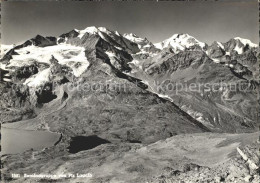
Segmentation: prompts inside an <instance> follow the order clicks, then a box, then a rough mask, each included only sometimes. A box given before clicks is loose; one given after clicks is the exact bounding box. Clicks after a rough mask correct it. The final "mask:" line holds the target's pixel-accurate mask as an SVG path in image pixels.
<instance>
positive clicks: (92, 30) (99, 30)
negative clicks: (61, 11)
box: [74, 26, 119, 39]
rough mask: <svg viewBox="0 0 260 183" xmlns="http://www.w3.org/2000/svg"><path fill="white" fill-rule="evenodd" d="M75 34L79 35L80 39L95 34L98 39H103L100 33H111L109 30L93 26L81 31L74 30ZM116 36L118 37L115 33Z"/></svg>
mask: <svg viewBox="0 0 260 183" xmlns="http://www.w3.org/2000/svg"><path fill="white" fill-rule="evenodd" d="M74 30H75V31H76V32H78V33H79V35H78V37H79V38H80V39H81V38H82V37H83V36H84V35H85V34H86V33H89V34H95V35H99V36H100V37H102V38H104V36H103V35H102V33H106V34H108V35H111V34H112V32H111V31H110V30H108V29H107V28H105V27H95V26H91V27H87V28H85V29H83V30H78V29H74ZM115 34H116V35H119V33H118V32H115Z"/></svg>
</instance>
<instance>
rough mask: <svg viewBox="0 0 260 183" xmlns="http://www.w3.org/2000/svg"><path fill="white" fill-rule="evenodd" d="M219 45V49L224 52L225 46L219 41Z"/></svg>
mask: <svg viewBox="0 0 260 183" xmlns="http://www.w3.org/2000/svg"><path fill="white" fill-rule="evenodd" d="M217 43H218V45H219V47H220V48H221V49H222V50H224V46H223V44H222V43H220V42H218V41H217Z"/></svg>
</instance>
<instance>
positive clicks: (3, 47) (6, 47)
mask: <svg viewBox="0 0 260 183" xmlns="http://www.w3.org/2000/svg"><path fill="white" fill-rule="evenodd" d="M14 46H15V45H5V44H1V55H0V57H3V56H4V55H5V54H6V53H7V52H8V51H9V50H11V49H12V48H13V47H14Z"/></svg>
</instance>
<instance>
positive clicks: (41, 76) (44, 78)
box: [24, 68, 51, 87]
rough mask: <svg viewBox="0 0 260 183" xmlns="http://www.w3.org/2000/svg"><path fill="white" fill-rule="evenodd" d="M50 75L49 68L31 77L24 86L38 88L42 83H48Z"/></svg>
mask: <svg viewBox="0 0 260 183" xmlns="http://www.w3.org/2000/svg"><path fill="white" fill-rule="evenodd" d="M50 74H51V70H50V68H47V69H45V70H43V71H41V72H39V73H37V74H35V75H33V76H32V77H30V78H28V79H27V80H26V81H25V82H24V84H26V85H28V86H30V87H38V86H41V85H44V83H46V82H48V81H50Z"/></svg>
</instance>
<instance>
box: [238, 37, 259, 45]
mask: <svg viewBox="0 0 260 183" xmlns="http://www.w3.org/2000/svg"><path fill="white" fill-rule="evenodd" d="M234 39H235V40H238V41H240V42H241V43H242V44H243V45H244V46H245V45H247V44H248V45H249V46H250V47H257V46H258V45H257V44H255V43H253V42H252V41H250V40H249V39H244V38H241V37H235V38H234Z"/></svg>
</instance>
